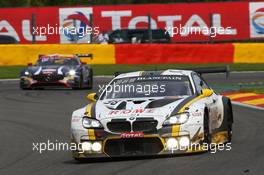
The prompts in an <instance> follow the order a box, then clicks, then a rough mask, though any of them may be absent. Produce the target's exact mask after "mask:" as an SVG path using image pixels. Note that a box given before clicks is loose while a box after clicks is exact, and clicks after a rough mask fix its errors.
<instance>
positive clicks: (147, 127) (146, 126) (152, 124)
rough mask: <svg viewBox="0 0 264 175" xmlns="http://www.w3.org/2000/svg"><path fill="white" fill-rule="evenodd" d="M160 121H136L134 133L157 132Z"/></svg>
mask: <svg viewBox="0 0 264 175" xmlns="http://www.w3.org/2000/svg"><path fill="white" fill-rule="evenodd" d="M157 125H158V121H157V120H152V121H134V122H133V131H141V132H150V131H156V130H157Z"/></svg>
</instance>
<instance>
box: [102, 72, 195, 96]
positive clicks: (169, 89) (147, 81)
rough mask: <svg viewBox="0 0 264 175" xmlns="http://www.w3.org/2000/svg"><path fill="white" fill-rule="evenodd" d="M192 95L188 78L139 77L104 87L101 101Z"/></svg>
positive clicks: (174, 76)
mask: <svg viewBox="0 0 264 175" xmlns="http://www.w3.org/2000/svg"><path fill="white" fill-rule="evenodd" d="M192 94H193V91H192V86H191V83H190V80H189V78H188V76H178V75H162V76H148V77H143V76H140V77H129V78H120V79H116V80H113V81H112V82H111V84H110V85H107V87H105V90H104V92H103V95H102V97H101V99H116V98H140V97H166V96H167V97H170V96H186V95H187V96H190V95H192Z"/></svg>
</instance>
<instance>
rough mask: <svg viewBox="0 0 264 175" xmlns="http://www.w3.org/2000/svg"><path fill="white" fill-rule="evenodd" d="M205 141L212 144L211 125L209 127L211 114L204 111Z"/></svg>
mask: <svg viewBox="0 0 264 175" xmlns="http://www.w3.org/2000/svg"><path fill="white" fill-rule="evenodd" d="M203 142H204V143H206V144H211V142H212V137H211V134H210V127H209V116H208V113H207V112H206V111H205V113H204V140H203Z"/></svg>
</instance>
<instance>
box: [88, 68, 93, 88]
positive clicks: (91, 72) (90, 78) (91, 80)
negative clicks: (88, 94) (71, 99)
mask: <svg viewBox="0 0 264 175" xmlns="http://www.w3.org/2000/svg"><path fill="white" fill-rule="evenodd" d="M92 88H93V70H92V69H90V71H89V81H88V89H92Z"/></svg>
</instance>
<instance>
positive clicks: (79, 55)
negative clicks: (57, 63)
mask: <svg viewBox="0 0 264 175" xmlns="http://www.w3.org/2000/svg"><path fill="white" fill-rule="evenodd" d="M75 55H76V56H77V57H80V58H81V57H85V58H90V59H91V60H92V59H93V54H91V53H89V54H75Z"/></svg>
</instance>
